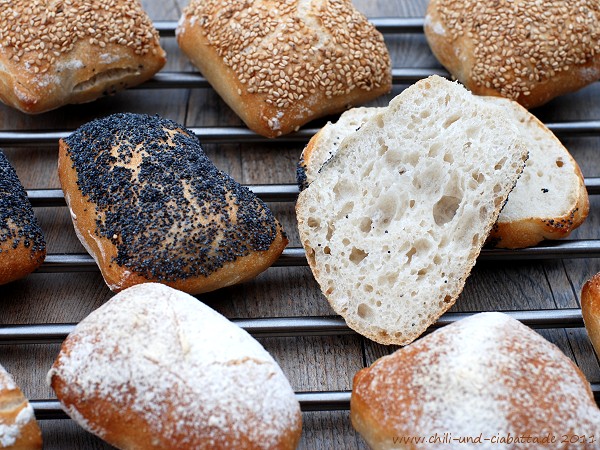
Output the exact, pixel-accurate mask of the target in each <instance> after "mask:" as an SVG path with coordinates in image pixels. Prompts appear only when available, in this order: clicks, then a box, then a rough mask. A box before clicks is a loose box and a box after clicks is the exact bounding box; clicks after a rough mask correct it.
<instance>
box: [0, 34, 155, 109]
mask: <svg viewBox="0 0 600 450" xmlns="http://www.w3.org/2000/svg"><path fill="white" fill-rule="evenodd" d="M152 51H154V54H152ZM100 54H111V55H118V56H119V58H115V59H114V61H110V62H108V63H102V64H100V63H97V61H101V57H100ZM77 55H84V56H83V57H82V58H83V60H84V61H83V62H85V65H84V66H83V67H81V68H77V69H65V70H63V72H62V73H61V74H59V75H56V76H57V77H59V78H60V80H61V81H60V83H55V82H50V83H42V84H40V83H39V82H38V81H36V80H37V79H42V77H43V76H45V74H37V75H34V74H24V73H23V72H22V70H23V69H22V67H21V65H20V63H15V62H13V61H8V60H6V56H5V55H4V53H3V52H1V51H0V64H4V66H5V70H3V71H0V86H1V88H0V100H2V102H4V103H6V104H7V105H10V106H12V107H13V108H16V109H18V110H20V111H21V112H24V113H27V114H40V113H44V112H47V111H50V110H53V109H56V108H58V107H60V106H63V105H66V104H77V103H87V102H91V101H94V100H96V99H98V98H99V97H102V96H103V95H110V94H114V93H116V92H117V91H120V90H123V89H126V88H128V87H131V86H136V85H138V84H141V83H143V82H144V81H147V80H148V79H150V78H152V76H153V75H154V74H155V73H156V72H158V71H159V70H160V69H162V67H163V66H164V65H165V63H166V53H165V51H164V50H163V49H162V48H161V47H160V44H159V43H158V40H157V41H156V45H155V46H154V47H153V48H152V50H151V53H150V54H147V55H144V56H141V55H136V54H135V52H134V50H133V49H131V48H129V47H125V46H123V45H119V44H116V43H108V44H106V45H105V47H104V48H100V47H98V46H94V45H92V44H89V43H88V42H87V40H80V41H78V42H77V44H76V45H75V47H74V48H73V50H71V51H70V52H69V53H68V54H66V55H64V56H63V57H62V58H64V59H65V60H67V61H68V60H69V59H73V60H78V57H77ZM82 64H83V63H82ZM115 69H125V70H130V71H131V72H128V73H124V74H121V75H120V76H118V77H116V78H110V79H107V80H103V81H99V82H97V83H96V84H94V85H92V86H90V87H88V88H86V89H84V90H81V91H77V92H76V91H74V88H75V86H77V85H79V84H80V83H85V82H86V81H87V80H90V79H92V78H93V77H96V76H98V75H101V74H102V73H105V72H109V71H111V70H115ZM51 71H52V69H51ZM50 73H51V72H50Z"/></svg>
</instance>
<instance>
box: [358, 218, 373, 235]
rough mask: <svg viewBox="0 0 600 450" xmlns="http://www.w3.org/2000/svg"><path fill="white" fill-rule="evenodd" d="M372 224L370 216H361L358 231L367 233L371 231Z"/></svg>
mask: <svg viewBox="0 0 600 450" xmlns="http://www.w3.org/2000/svg"><path fill="white" fill-rule="evenodd" d="M372 225H373V221H372V220H371V218H370V217H363V218H362V219H361V221H360V225H359V227H360V231H362V232H363V233H369V232H371V226H372Z"/></svg>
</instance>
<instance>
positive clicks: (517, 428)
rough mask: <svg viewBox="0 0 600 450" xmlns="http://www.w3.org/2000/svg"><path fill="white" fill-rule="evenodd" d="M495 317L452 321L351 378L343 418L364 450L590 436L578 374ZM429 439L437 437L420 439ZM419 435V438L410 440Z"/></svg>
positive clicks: (522, 330)
mask: <svg viewBox="0 0 600 450" xmlns="http://www.w3.org/2000/svg"><path fill="white" fill-rule="evenodd" d="M502 316H503V315H502V314H499V313H487V314H480V315H476V316H473V317H470V318H469V319H465V320H461V321H459V322H457V323H455V324H452V325H449V326H448V327H445V328H443V329H441V330H438V331H436V332H435V333H432V334H431V335H428V336H426V337H424V338H422V339H420V340H419V341H416V342H414V343H413V344H411V345H409V346H406V347H404V348H402V349H400V350H398V351H396V352H395V353H393V354H392V355H389V356H385V357H383V358H381V359H379V360H378V361H376V362H375V363H373V365H372V366H371V367H369V368H365V369H363V370H361V371H360V372H358V373H357V374H356V376H355V377H354V385H353V391H352V398H351V419H352V423H353V425H354V426H355V428H356V429H357V430H358V431H359V432H360V433H361V434H362V435H363V437H364V438H365V440H366V441H367V442H368V443H369V445H370V447H371V448H372V449H373V450H378V449H390V448H394V449H432V448H433V449H444V448H451V447H452V445H449V444H452V442H456V441H452V442H445V445H444V442H443V441H442V439H443V436H444V434H445V433H450V434H451V435H452V437H453V438H459V437H465V436H472V437H477V436H479V435H480V434H481V443H479V445H478V447H481V448H486V449H493V448H495V447H497V446H498V445H499V444H500V442H499V441H496V442H493V441H491V440H490V439H492V438H493V437H494V436H497V438H500V437H504V438H506V437H507V436H508V433H510V435H512V436H513V439H514V437H515V436H523V435H528V436H531V438H532V439H533V438H534V437H535V438H537V439H543V438H544V437H545V436H547V434H548V433H550V435H552V434H553V435H554V436H555V439H556V441H555V442H557V441H558V440H559V439H560V437H561V436H563V435H571V434H580V433H586V434H589V433H591V434H592V435H593V434H595V433H598V430H600V411H599V410H598V407H597V405H596V404H595V401H594V397H593V394H592V391H591V388H590V384H589V382H588V381H587V380H586V379H585V376H584V375H583V373H582V372H581V371H580V370H579V369H578V368H577V366H576V365H575V364H574V363H573V362H572V361H571V360H570V359H569V358H567V357H566V356H565V355H564V354H562V353H561V352H560V350H559V349H558V348H557V347H556V346H554V345H553V344H551V343H549V342H547V341H545V340H544V339H543V338H542V337H540V336H539V335H538V334H536V333H535V332H533V331H532V330H530V329H527V328H526V327H525V326H523V325H522V324H519V323H518V322H517V321H515V320H513V319H508V318H506V316H504V318H502ZM465 321H469V322H465ZM467 324H468V325H467ZM577 430H585V431H577ZM435 434H437V436H438V437H439V438H440V439H439V440H438V441H437V442H434V441H433V440H431V441H430V440H429V438H430V437H432V436H434V435H435ZM423 436H425V438H424V441H423V442H418V441H414V440H413V441H412V442H410V438H411V437H413V438H417V439H419V438H420V437H423ZM402 438H407V439H408V440H409V441H408V442H403V441H402V440H401V439H402ZM485 439H487V441H486V440H485ZM534 443H535V442H534ZM529 444H532V442H529ZM538 444H543V441H541V442H540V441H538ZM547 444H548V443H547ZM578 445H581V448H587V449H592V448H596V445H597V444H596V443H595V442H589V441H585V442H582V443H581V444H578ZM509 447H510V448H551V447H553V446H552V445H537V446H536V445H533V446H530V445H525V443H521V444H517V443H514V442H513V445H512V446H509ZM565 448H566V447H565Z"/></svg>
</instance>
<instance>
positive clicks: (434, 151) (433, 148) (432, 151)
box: [428, 142, 442, 158]
mask: <svg viewBox="0 0 600 450" xmlns="http://www.w3.org/2000/svg"><path fill="white" fill-rule="evenodd" d="M441 147H442V144H440V143H439V142H434V143H433V144H431V145H430V146H429V153H428V156H429V157H430V158H435V157H436V156H437V155H438V153H439V151H440V148H441Z"/></svg>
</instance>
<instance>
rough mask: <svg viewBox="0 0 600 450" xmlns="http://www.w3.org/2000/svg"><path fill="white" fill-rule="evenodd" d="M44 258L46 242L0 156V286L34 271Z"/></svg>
mask: <svg viewBox="0 0 600 450" xmlns="http://www.w3.org/2000/svg"><path fill="white" fill-rule="evenodd" d="M45 256H46V241H45V240H44V235H43V233H42V229H41V228H40V226H39V224H38V221H37V219H36V217H35V214H34V212H33V208H32V207H31V203H29V199H28V198H27V193H26V192H25V189H23V186H22V185H21V182H20V181H19V178H18V177H17V174H16V172H15V170H14V169H13V167H12V166H11V165H10V163H9V162H8V160H7V159H6V156H4V153H2V152H0V284H4V283H8V282H10V281H13V280H16V279H18V278H21V277H23V276H25V275H27V274H28V273H29V272H32V271H33V270H35V269H36V268H37V267H38V266H39V265H40V264H42V262H43V261H44V258H45Z"/></svg>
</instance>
